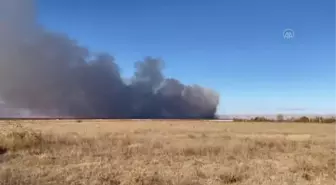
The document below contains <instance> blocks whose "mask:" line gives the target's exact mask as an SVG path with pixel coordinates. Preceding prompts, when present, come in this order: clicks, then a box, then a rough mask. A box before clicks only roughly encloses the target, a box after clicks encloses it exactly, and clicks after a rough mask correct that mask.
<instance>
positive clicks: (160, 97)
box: [0, 0, 219, 118]
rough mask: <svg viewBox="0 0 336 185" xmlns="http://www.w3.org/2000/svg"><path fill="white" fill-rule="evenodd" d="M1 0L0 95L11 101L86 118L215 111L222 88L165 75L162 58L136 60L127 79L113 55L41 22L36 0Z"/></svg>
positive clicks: (199, 115)
mask: <svg viewBox="0 0 336 185" xmlns="http://www.w3.org/2000/svg"><path fill="white" fill-rule="evenodd" d="M0 2H1V4H0V7H1V8H0V97H1V98H2V100H3V101H4V102H5V103H6V105H8V106H11V107H16V108H24V109H28V110H37V111H40V112H48V111H49V112H50V111H53V112H57V115H58V116H71V117H86V118H98V117H99V118H214V116H215V113H216V108H217V105H218V103H219V95H218V94H217V93H216V92H214V91H212V90H209V89H206V88H203V87H200V86H198V85H192V86H187V85H183V84H182V83H181V82H180V81H178V80H177V79H171V78H169V79H167V78H165V77H164V75H163V73H162V70H163V68H164V63H163V61H162V60H161V59H158V58H152V57H145V58H144V59H143V60H142V61H138V62H136V63H135V69H136V70H135V73H134V76H133V77H132V79H131V80H130V83H125V82H124V79H123V78H122V77H121V76H120V71H119V68H118V65H117V64H116V63H115V59H114V58H113V56H111V55H109V54H106V53H101V54H98V55H92V54H91V53H90V51H88V49H87V48H83V47H81V46H79V45H78V44H77V43H76V41H74V40H71V39H69V38H68V37H67V36H66V35H62V34H58V33H53V32H50V31H47V30H44V29H42V28H41V27H40V26H38V25H37V22H36V20H35V10H34V8H35V5H34V2H33V0H0Z"/></svg>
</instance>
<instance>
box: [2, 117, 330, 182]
mask: <svg viewBox="0 0 336 185" xmlns="http://www.w3.org/2000/svg"><path fill="white" fill-rule="evenodd" d="M0 129H1V132H0V185H28V184H34V185H35V184H41V185H47V184H48V185H84V184H85V185H203V184H209V185H210V184H211V185H222V184H232V185H254V184H257V185H285V184H286V185H294V184H295V185H297V184H307V185H308V184H311V185H318V184H321V185H328V184H330V185H333V184H335V179H336V178H335V125H334V124H304V123H302V124H300V123H228V122H209V121H165V120H161V121H148V120H147V121H130V120H128V121H122V120H120V121H111V120H90V121H81V122H79V121H74V120H67V121H65V120H63V121H11V122H10V123H9V122H8V121H3V122H0Z"/></svg>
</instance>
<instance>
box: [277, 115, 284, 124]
mask: <svg viewBox="0 0 336 185" xmlns="http://www.w3.org/2000/svg"><path fill="white" fill-rule="evenodd" d="M276 119H277V121H278V122H283V121H284V120H285V117H284V115H282V114H278V115H277V118H276Z"/></svg>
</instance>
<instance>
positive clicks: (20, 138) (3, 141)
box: [0, 130, 43, 151]
mask: <svg viewBox="0 0 336 185" xmlns="http://www.w3.org/2000/svg"><path fill="white" fill-rule="evenodd" d="M42 143H43V138H42V134H41V133H37V132H34V131H32V130H17V131H12V132H9V133H0V148H2V149H3V150H11V151H17V150H23V149H29V148H36V147H40V146H41V145H42Z"/></svg>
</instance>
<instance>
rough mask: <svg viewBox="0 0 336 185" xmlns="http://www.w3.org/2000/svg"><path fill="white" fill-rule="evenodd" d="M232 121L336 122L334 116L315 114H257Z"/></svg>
mask: <svg viewBox="0 0 336 185" xmlns="http://www.w3.org/2000/svg"><path fill="white" fill-rule="evenodd" d="M233 121H234V122H298V123H336V118H335V117H322V116H316V117H314V118H309V117H307V116H301V117H298V118H295V117H291V118H287V119H286V118H285V116H284V115H282V114H278V115H277V116H276V118H273V119H272V118H266V117H263V116H257V117H253V118H250V119H242V118H233Z"/></svg>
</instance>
